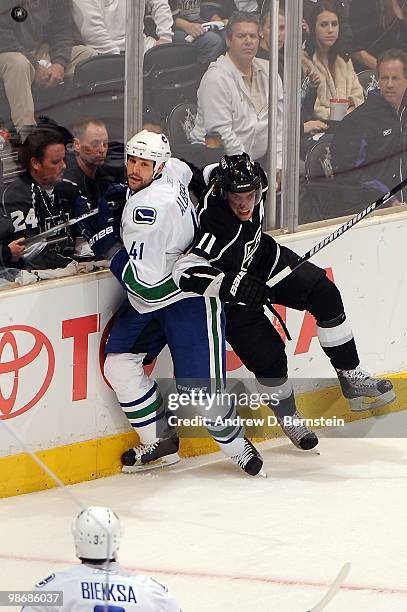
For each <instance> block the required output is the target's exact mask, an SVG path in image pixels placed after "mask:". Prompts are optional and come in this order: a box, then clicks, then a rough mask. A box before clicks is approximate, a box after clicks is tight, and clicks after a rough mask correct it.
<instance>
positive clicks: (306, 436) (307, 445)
mask: <svg viewBox="0 0 407 612" xmlns="http://www.w3.org/2000/svg"><path fill="white" fill-rule="evenodd" d="M276 419H277V422H278V424H279V425H280V427H281V429H282V430H283V432H284V433H285V435H286V436H287V438H289V439H290V440H291V442H292V443H293V444H294V446H296V447H297V448H300V449H302V450H311V449H312V448H315V446H316V445H317V444H318V438H317V436H316V435H315V434H314V432H313V431H311V430H310V429H308V427H305V425H302V424H301V425H299V424H296V423H295V422H294V423H292V421H293V420H294V421H295V420H297V419H299V420H300V419H302V417H301V415H300V414H299V413H298V412H297V411H295V412H294V414H292V415H290V416H289V417H285V419H284V417H279V416H277V415H276Z"/></svg>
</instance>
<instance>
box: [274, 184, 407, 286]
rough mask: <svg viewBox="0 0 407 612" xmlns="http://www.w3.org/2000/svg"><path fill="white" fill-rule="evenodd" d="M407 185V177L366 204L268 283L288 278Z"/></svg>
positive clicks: (275, 283)
mask: <svg viewBox="0 0 407 612" xmlns="http://www.w3.org/2000/svg"><path fill="white" fill-rule="evenodd" d="M406 185H407V178H405V179H404V180H402V181H401V183H399V184H398V185H396V186H395V187H393V189H391V190H390V191H389V192H388V193H385V194H384V195H382V196H381V197H380V198H379V199H378V200H376V201H375V202H373V203H372V204H369V206H366V208H364V209H363V210H362V211H361V212H360V213H358V214H357V215H355V216H354V217H352V218H351V219H349V221H346V223H344V224H343V225H341V226H340V227H338V229H336V230H335V231H334V232H332V234H329V236H327V237H326V238H324V239H323V240H321V242H318V244H316V245H315V246H313V247H312V248H311V249H310V250H309V251H307V252H306V253H304V255H302V256H301V257H300V258H299V260H298V263H297V265H296V266H295V267H294V268H289V267H288V266H287V267H286V268H284V269H283V270H281V271H280V272H278V274H276V275H275V276H273V277H272V278H270V280H268V281H267V285H268V286H269V287H274V286H275V285H277V283H279V282H280V281H282V280H283V279H284V278H286V277H287V276H288V275H289V274H291V272H294V270H297V268H299V267H300V266H302V264H303V263H305V262H306V261H308V259H311V257H313V256H314V255H315V254H316V253H318V252H319V251H321V250H322V249H323V248H324V247H326V246H327V245H328V244H331V242H333V241H334V240H336V239H337V238H339V236H342V235H343V234H344V233H345V232H347V231H348V230H350V229H351V228H352V227H354V226H355V225H356V224H357V223H359V221H361V220H362V219H364V218H365V217H367V216H368V215H370V213H372V212H373V211H374V210H376V209H377V208H379V207H380V206H383V204H386V202H388V201H389V200H391V198H392V197H394V196H395V195H396V193H399V191H402V189H404V187H405V186H406Z"/></svg>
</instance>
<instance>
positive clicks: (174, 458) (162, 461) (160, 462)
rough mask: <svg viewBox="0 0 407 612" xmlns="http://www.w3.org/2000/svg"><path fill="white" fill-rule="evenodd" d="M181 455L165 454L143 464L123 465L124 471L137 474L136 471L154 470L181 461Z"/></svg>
mask: <svg viewBox="0 0 407 612" xmlns="http://www.w3.org/2000/svg"><path fill="white" fill-rule="evenodd" d="M180 460H181V459H180V456H179V455H178V453H173V454H172V455H165V457H160V458H159V459H156V460H155V461H150V463H143V464H142V465H123V466H122V472H123V473H124V474H135V473H136V472H146V471H147V470H154V469H155V468H164V467H168V466H171V465H175V464H176V463H179V461H180Z"/></svg>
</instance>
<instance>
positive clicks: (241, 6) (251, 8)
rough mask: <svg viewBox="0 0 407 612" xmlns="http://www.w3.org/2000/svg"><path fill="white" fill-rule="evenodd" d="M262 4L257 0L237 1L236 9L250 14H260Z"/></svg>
mask: <svg viewBox="0 0 407 612" xmlns="http://www.w3.org/2000/svg"><path fill="white" fill-rule="evenodd" d="M261 4H262V2H261V1H259V2H257V0H235V5H236V9H237V10H238V11H246V12H248V13H255V12H260V8H261V6H260V5H261Z"/></svg>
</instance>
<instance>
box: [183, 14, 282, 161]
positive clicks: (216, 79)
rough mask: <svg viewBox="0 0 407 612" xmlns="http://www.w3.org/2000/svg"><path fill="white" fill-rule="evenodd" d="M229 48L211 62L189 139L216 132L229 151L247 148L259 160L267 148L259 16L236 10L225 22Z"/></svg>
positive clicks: (266, 70)
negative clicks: (258, 54) (258, 51)
mask: <svg viewBox="0 0 407 612" xmlns="http://www.w3.org/2000/svg"><path fill="white" fill-rule="evenodd" d="M226 44H227V47H228V52H227V53H226V55H224V56H221V57H219V58H218V59H217V61H216V62H214V63H213V64H211V65H210V66H209V68H208V70H207V72H206V73H205V74H204V76H203V78H202V81H201V84H200V86H199V90H198V112H197V118H196V124H195V127H194V129H193V130H192V132H191V141H192V142H193V143H198V144H204V143H205V136H206V134H209V133H217V134H219V136H220V139H221V141H222V144H223V147H224V150H225V152H226V154H227V155H235V154H239V153H242V152H243V151H246V152H247V153H248V154H249V155H250V156H251V157H252V159H255V160H260V159H261V158H263V157H264V156H265V155H266V153H267V146H268V127H267V126H268V92H269V65H268V62H267V61H265V60H262V59H258V58H256V53H257V50H258V46H259V18H258V17H257V15H255V14H254V13H247V12H246V13H245V12H237V13H234V14H233V15H232V17H231V18H230V19H229V21H228V24H227V26H226ZM278 113H279V114H278V124H277V148H278V152H277V168H278V169H281V168H282V125H283V88H282V84H281V79H280V77H278Z"/></svg>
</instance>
